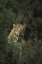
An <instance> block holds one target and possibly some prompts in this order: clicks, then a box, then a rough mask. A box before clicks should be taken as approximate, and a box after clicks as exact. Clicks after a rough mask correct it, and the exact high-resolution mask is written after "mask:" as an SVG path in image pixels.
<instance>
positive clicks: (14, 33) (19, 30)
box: [8, 24, 26, 43]
mask: <svg viewBox="0 0 42 64" xmlns="http://www.w3.org/2000/svg"><path fill="white" fill-rule="evenodd" d="M25 28H26V24H23V25H22V24H13V29H12V30H11V32H10V34H9V35H8V43H10V41H11V39H12V40H13V41H14V42H18V41H19V39H20V40H21V36H23V35H24V32H25Z"/></svg>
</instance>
